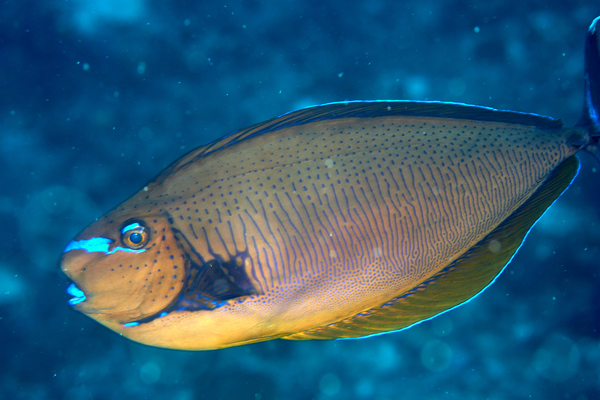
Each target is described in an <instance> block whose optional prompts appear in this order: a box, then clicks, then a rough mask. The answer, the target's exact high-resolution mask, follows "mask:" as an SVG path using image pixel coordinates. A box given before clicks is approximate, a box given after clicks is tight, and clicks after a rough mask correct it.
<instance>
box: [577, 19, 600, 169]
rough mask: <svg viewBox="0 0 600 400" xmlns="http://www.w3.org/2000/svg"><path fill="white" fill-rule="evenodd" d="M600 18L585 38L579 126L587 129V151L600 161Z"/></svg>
mask: <svg viewBox="0 0 600 400" xmlns="http://www.w3.org/2000/svg"><path fill="white" fill-rule="evenodd" d="M599 29H600V17H596V19H594V21H593V22H592V24H591V25H590V27H589V29H588V32H587V35H586V38H585V76H584V78H585V93H584V96H585V97H584V104H583V114H582V115H581V118H580V119H579V122H578V123H577V126H582V127H586V128H587V129H588V130H589V132H590V141H589V143H588V144H587V146H586V147H585V150H587V151H588V152H590V153H592V154H593V155H594V156H595V157H596V158H597V159H598V160H599V161H600V145H599V141H600V48H599V45H600V42H599V40H598V35H599V32H598V30H599Z"/></svg>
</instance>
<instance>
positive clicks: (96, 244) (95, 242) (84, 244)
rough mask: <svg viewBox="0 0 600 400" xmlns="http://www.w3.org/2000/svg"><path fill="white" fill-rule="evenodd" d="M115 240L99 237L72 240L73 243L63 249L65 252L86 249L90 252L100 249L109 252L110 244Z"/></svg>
mask: <svg viewBox="0 0 600 400" xmlns="http://www.w3.org/2000/svg"><path fill="white" fill-rule="evenodd" d="M112 242H113V241H112V240H110V239H108V238H103V237H97V238H91V239H82V240H71V243H69V244H68V245H67V247H66V248H65V249H64V250H63V253H66V252H67V251H71V250H85V251H87V252H88V253H91V252H94V251H100V252H102V253H108V245H109V244H111V243H112Z"/></svg>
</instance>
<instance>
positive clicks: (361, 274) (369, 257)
mask: <svg viewBox="0 0 600 400" xmlns="http://www.w3.org/2000/svg"><path fill="white" fill-rule="evenodd" d="M597 22H598V19H596V20H595V21H594V23H593V24H592V26H591V28H590V31H589V33H588V44H587V50H586V68H587V69H586V79H587V81H586V82H587V83H586V107H585V110H586V111H585V112H584V116H583V117H582V120H581V121H580V123H579V124H578V125H577V126H576V127H573V128H564V127H563V126H562V123H561V122H560V121H559V120H555V119H552V118H549V117H543V116H538V115H533V114H524V113H517V112H510V111H499V110H494V109H490V108H485V107H477V106H468V105H461V104H452V103H439V102H405V101H377V102H348V103H331V104H326V105H322V106H316V107H311V108H307V109H303V110H299V111H295V112H292V113H289V114H285V115H283V116H281V117H278V118H275V119H272V120H270V121H267V122H264V123H260V124H257V125H254V126H252V127H250V128H247V129H244V130H241V131H238V132H236V133H233V134H231V135H229V136H226V137H224V138H222V139H220V140H217V141H215V142H213V143H210V144H208V145H205V146H202V147H200V148H198V149H196V150H193V151H192V152H190V153H188V154H186V155H184V156H183V157H181V158H180V159H179V160H177V161H175V162H174V163H173V164H172V165H170V166H169V167H167V168H166V169H165V170H164V171H163V172H162V173H160V174H159V175H158V176H157V177H155V178H154V179H153V180H152V181H151V182H149V183H148V184H147V185H145V186H144V187H143V189H142V190H140V191H139V192H138V193H137V194H135V195H134V196H132V197H131V198H130V199H128V200H127V201H125V202H124V203H122V204H121V205H119V206H118V207H116V208H115V209H113V210H111V211H110V212H108V213H107V214H106V215H104V216H103V217H101V218H100V219H98V220H97V221H96V222H94V223H93V224H92V225H90V226H89V227H88V228H86V229H85V230H83V231H82V232H81V233H80V234H79V235H78V236H77V237H76V238H75V239H74V240H73V241H72V242H71V243H70V244H69V245H68V246H67V248H66V249H65V251H64V253H63V256H62V261H61V267H62V270H63V271H64V272H65V273H66V274H67V275H68V276H69V278H70V279H71V280H72V281H73V282H74V284H73V285H72V286H71V287H70V289H69V293H70V294H71V295H73V296H74V298H73V299H72V300H71V304H72V305H73V307H74V308H75V309H77V310H79V311H81V312H83V313H85V314H87V315H89V316H90V317H92V318H94V319H95V320H97V321H98V322H100V323H102V324H104V325H105V326H107V327H109V328H110V329H112V330H114V331H116V332H118V333H120V334H122V335H123V336H126V337H128V338H130V339H132V340H135V341H138V342H141V343H145V344H149V345H153V346H160V347H168V348H177V349H188V350H205V349H216V348H223V347H229V346H234V345H240V344H245V343H252V342H256V341H263V340H268V339H274V338H286V339H332V338H352V337H364V336H371V335H377V334H380V333H385V332H389V331H396V330H400V329H405V328H407V327H410V326H412V325H414V324H415V323H419V322H420V321H423V320H426V319H429V318H432V317H434V316H436V315H439V314H440V313H443V312H445V311H447V310H450V309H452V308H454V307H456V306H458V305H460V304H463V303H464V302H466V301H468V300H469V299H471V298H473V297H474V296H476V295H477V294H478V293H480V292H481V291H483V290H484V289H485V288H486V287H487V286H489V285H490V284H491V283H492V282H493V281H494V279H495V278H496V277H497V276H498V275H499V274H500V273H501V271H502V270H503V269H504V267H505V266H506V264H507V263H508V262H509V261H510V259H511V258H512V256H513V255H514V253H515V252H516V251H517V250H518V248H519V247H520V245H521V243H522V241H523V240H524V238H525V236H526V235H527V232H528V231H529V229H530V228H531V226H532V225H533V224H534V223H535V222H536V221H537V219H538V218H539V217H540V216H541V215H542V214H543V212H544V211H545V210H546V209H547V208H548V207H549V206H550V205H551V204H552V203H553V202H554V201H555V200H556V199H557V198H558V197H559V196H560V194H561V193H562V192H563V191H564V190H566V188H567V187H568V186H569V185H570V183H571V182H572V180H573V179H574V178H575V176H576V174H577V171H578V168H579V163H578V159H577V157H576V155H575V154H576V153H577V152H578V151H580V150H581V149H586V150H589V151H592V152H594V151H596V150H595V149H596V147H595V146H596V144H597V141H598V133H599V132H600V129H599V123H598V114H597V109H598V108H597V105H598V104H600V103H599V102H598V95H600V91H598V90H597V86H598V82H599V81H600V78H599V75H600V72H599V71H598V69H600V62H598V63H596V64H594V63H595V62H596V61H598V60H597V55H598V42H597V35H596V31H595V27H596V24H597ZM594 57H596V58H594Z"/></svg>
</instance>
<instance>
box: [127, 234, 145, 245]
mask: <svg viewBox="0 0 600 400" xmlns="http://www.w3.org/2000/svg"><path fill="white" fill-rule="evenodd" d="M143 239H144V238H143V236H142V234H141V233H139V232H132V233H131V235H129V240H130V241H131V243H133V244H140V243H142V240H143Z"/></svg>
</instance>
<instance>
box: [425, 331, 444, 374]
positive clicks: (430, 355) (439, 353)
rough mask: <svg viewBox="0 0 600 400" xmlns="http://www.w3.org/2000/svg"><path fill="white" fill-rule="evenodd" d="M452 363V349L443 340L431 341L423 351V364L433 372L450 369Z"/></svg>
mask: <svg viewBox="0 0 600 400" xmlns="http://www.w3.org/2000/svg"><path fill="white" fill-rule="evenodd" d="M451 361H452V349H451V348H450V346H448V345H447V344H446V343H445V342H443V341H441V340H437V339H436V340H430V341H429V342H427V343H425V346H423V348H422V349H421V363H422V364H423V366H424V367H425V368H427V369H428V370H430V371H433V372H441V371H443V370H445V369H446V368H448V366H449V365H450V362H451Z"/></svg>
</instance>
